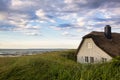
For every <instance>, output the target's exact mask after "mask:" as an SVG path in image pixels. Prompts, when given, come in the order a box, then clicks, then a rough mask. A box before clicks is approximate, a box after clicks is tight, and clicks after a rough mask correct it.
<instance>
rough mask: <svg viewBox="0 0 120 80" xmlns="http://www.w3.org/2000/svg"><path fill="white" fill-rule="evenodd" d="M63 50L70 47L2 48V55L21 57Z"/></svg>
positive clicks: (0, 52) (0, 55)
mask: <svg viewBox="0 0 120 80" xmlns="http://www.w3.org/2000/svg"><path fill="white" fill-rule="evenodd" d="M61 50H63V51H64V50H68V49H0V57H20V56H26V55H35V54H42V53H44V52H51V51H61Z"/></svg>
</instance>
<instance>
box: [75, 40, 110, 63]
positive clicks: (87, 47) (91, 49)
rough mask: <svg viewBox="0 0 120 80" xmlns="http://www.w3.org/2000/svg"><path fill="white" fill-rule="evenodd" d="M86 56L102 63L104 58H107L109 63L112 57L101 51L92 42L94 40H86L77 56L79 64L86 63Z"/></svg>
mask: <svg viewBox="0 0 120 80" xmlns="http://www.w3.org/2000/svg"><path fill="white" fill-rule="evenodd" d="M85 56H88V57H94V61H95V63H96V62H101V60H102V58H107V61H109V60H111V59H112V57H111V56H109V55H108V54H107V53H106V52H104V51H103V50H101V49H100V48H99V47H98V46H97V45H96V44H95V43H94V41H93V40H92V38H86V39H85V40H84V42H83V44H82V46H81V48H80V50H79V52H78V54H77V62H80V63H86V62H85ZM89 61H90V60H89Z"/></svg>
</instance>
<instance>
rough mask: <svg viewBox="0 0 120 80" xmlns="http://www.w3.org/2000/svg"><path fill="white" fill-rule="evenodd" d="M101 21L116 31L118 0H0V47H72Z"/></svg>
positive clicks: (99, 28) (101, 27)
mask: <svg viewBox="0 0 120 80" xmlns="http://www.w3.org/2000/svg"><path fill="white" fill-rule="evenodd" d="M105 25H110V26H111V27H112V32H117V33H119V32H120V0H0V48H25V49H26V48H69V49H76V48H77V47H78V46H79V44H80V42H81V40H82V37H83V36H84V35H86V34H88V33H90V32H91V31H104V27H105Z"/></svg>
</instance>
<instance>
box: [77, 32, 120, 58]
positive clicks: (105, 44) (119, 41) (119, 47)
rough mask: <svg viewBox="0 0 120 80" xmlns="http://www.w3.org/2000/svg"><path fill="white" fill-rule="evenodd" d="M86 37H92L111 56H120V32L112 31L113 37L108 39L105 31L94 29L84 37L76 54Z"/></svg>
mask: <svg viewBox="0 0 120 80" xmlns="http://www.w3.org/2000/svg"><path fill="white" fill-rule="evenodd" d="M86 38H92V39H93V41H94V42H95V44H96V45H97V46H98V47H99V48H101V49H102V50H103V51H105V52H106V53H107V54H108V55H110V56H111V57H116V56H120V33H112V39H107V38H106V37H105V35H104V32H95V31H93V32H91V33H90V34H87V35H85V36H84V37H83V40H82V42H81V44H80V45H79V47H78V49H77V53H76V55H77V54H78V51H79V49H80V48H81V46H82V43H83V42H84V40H85V39H86Z"/></svg>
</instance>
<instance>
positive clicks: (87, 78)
mask: <svg viewBox="0 0 120 80" xmlns="http://www.w3.org/2000/svg"><path fill="white" fill-rule="evenodd" d="M74 53H75V50H68V51H57V52H47V53H44V54H38V55H32V56H22V57H1V58H0V80H120V61H119V60H116V59H114V60H113V61H112V62H109V63H102V64H92V65H91V64H80V63H76V61H75V58H74Z"/></svg>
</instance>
